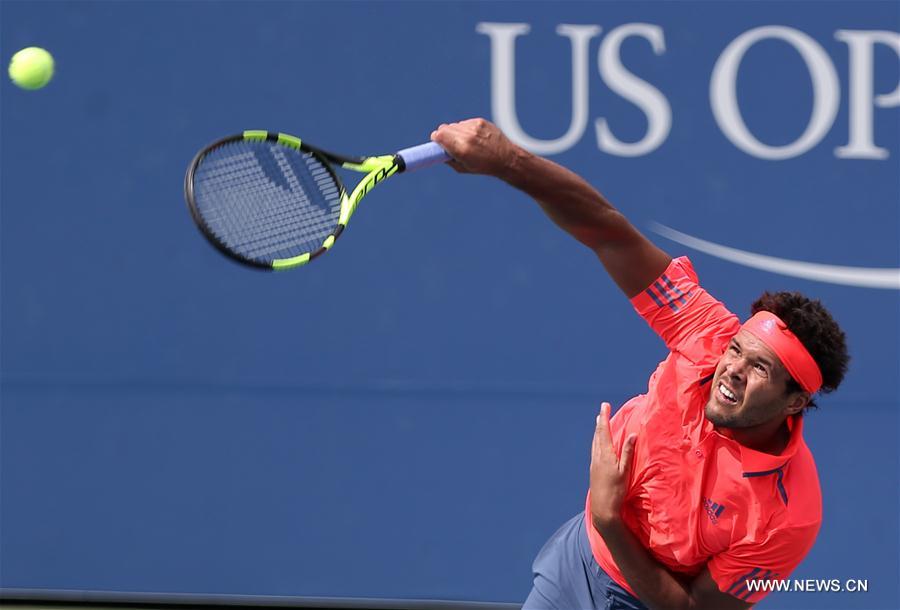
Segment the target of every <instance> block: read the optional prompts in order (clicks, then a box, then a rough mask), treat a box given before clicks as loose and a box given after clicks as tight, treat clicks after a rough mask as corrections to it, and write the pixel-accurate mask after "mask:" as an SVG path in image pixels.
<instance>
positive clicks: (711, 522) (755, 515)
mask: <svg viewBox="0 0 900 610" xmlns="http://www.w3.org/2000/svg"><path fill="white" fill-rule="evenodd" d="M631 302H632V305H634V308H635V309H636V310H637V312H638V313H639V314H640V315H641V317H643V318H644V319H645V320H646V321H647V323H648V324H649V325H650V327H651V328H653V330H654V331H656V333H657V334H658V335H659V336H660V337H662V339H663V341H665V343H666V346H667V347H668V348H669V350H670V353H669V356H668V357H667V358H666V359H665V360H664V361H663V362H662V363H660V364H659V366H658V367H657V368H656V371H655V372H654V373H653V375H652V376H651V377H650V382H649V385H648V388H647V393H646V394H642V395H640V396H636V397H635V398H632V399H631V400H629V401H628V402H627V403H626V404H625V405H624V406H622V408H621V409H620V410H619V411H618V412H617V413H616V414H615V416H614V417H613V418H612V420H611V422H610V428H611V431H612V436H613V443H614V444H615V446H616V448H617V450H618V451H620V452H621V450H622V443H623V442H624V440H625V439H626V438H627V437H628V435H629V434H630V433H632V432H634V433H637V435H638V436H637V443H636V444H635V448H634V449H635V452H634V456H633V463H632V475H631V481H630V484H629V487H628V492H627V495H626V497H625V501H624V504H623V508H622V517H623V519H624V521H625V523H626V525H627V526H628V527H629V528H630V529H631V531H632V532H634V534H635V535H636V536H637V537H638V539H639V540H640V541H641V543H642V544H643V545H644V547H645V548H647V549H649V550H650V552H651V554H652V555H653V557H655V558H656V560H657V561H659V562H660V563H662V564H663V565H665V566H666V567H667V568H668V569H669V570H671V571H673V572H676V573H678V574H682V575H687V576H688V577H694V576H696V575H697V574H699V573H700V572H701V571H702V570H703V568H704V567H705V566H708V567H709V571H710V573H711V574H712V577H713V579H714V580H715V581H716V583H717V584H718V586H719V589H720V590H721V591H723V592H725V593H728V594H730V595H733V596H735V597H737V598H739V599H742V600H745V601H748V602H752V603H756V602H758V601H759V600H760V599H762V598H763V597H765V595H766V592H765V591H751V590H749V589H748V587H747V581H748V580H766V579H783V578H787V576H788V574H790V573H791V571H793V569H794V568H795V567H797V565H798V564H799V563H800V561H801V560H802V559H803V558H804V557H805V556H806V554H807V553H808V552H809V550H810V548H812V545H813V543H814V542H815V539H816V535H817V534H818V531H819V526H820V524H821V522H822V494H821V491H820V488H819V478H818V474H817V472H816V466H815V463H814V461H813V458H812V454H811V453H810V451H809V448H808V447H807V446H806V443H805V442H804V441H803V418H802V417H799V416H794V417H791V418H790V419H788V422H787V423H788V427H789V428H790V434H791V436H790V441H789V442H788V445H787V447H786V448H785V450H784V451H783V452H782V453H781V455H770V454H767V453H760V452H758V451H754V450H751V449H748V448H747V447H744V446H742V445H740V444H738V443H737V442H736V441H734V440H732V439H730V438H728V437H726V436H723V435H722V434H720V433H719V432H717V431H716V430H715V429H714V427H713V425H712V423H711V422H710V421H709V420H707V419H706V417H705V415H704V407H705V406H706V403H707V401H708V400H709V396H710V385H711V381H712V377H713V374H714V372H715V368H716V365H717V363H718V361H719V358H720V357H721V356H722V354H723V353H724V352H725V349H726V347H727V346H728V343H729V341H730V340H731V338H732V337H734V335H735V334H737V332H738V330H739V329H740V322H739V320H738V318H737V316H735V315H734V314H733V313H731V312H730V311H728V309H726V308H725V306H724V305H723V304H722V303H720V302H719V301H717V300H716V299H714V298H713V297H711V296H710V295H709V293H707V292H706V291H705V290H703V288H701V287H700V285H699V283H698V280H697V275H696V273H695V272H694V268H693V267H692V266H691V262H690V261H689V260H688V259H687V258H686V257H682V258H677V259H674V260H673V261H672V262H671V263H670V264H669V267H668V268H667V269H666V271H665V273H663V274H662V275H661V276H660V277H659V279H658V280H656V281H655V282H654V283H653V285H652V286H650V287H648V288H647V290H646V291H644V292H642V293H641V294H639V295H637V296H636V297H634V298H633V299H632V301H631ZM585 525H586V527H587V532H588V538H589V540H590V543H591V550H592V551H593V554H594V558H595V559H596V560H597V563H598V564H600V567H602V568H603V569H604V570H605V571H606V573H607V574H609V575H610V577H612V578H613V579H614V580H615V581H616V582H618V583H619V584H620V585H622V586H623V587H625V588H626V589H628V590H629V591H630V592H631V593H632V594H634V591H632V590H631V588H630V587H629V586H628V583H627V581H626V580H625V578H624V577H623V576H622V573H621V572H620V571H619V569H618V567H617V566H616V562H615V560H614V559H613V557H612V555H611V554H610V552H609V549H607V547H606V544H604V542H603V538H601V536H600V534H599V533H597V531H596V530H595V529H594V526H593V524H592V523H591V520H590V493H589V494H588V501H587V505H586V510H585Z"/></svg>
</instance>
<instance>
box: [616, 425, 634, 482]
mask: <svg viewBox="0 0 900 610" xmlns="http://www.w3.org/2000/svg"><path fill="white" fill-rule="evenodd" d="M636 442H637V434H635V433H633V432H632V433H631V434H629V435H628V438H626V439H625V445H624V446H623V447H622V457H621V458H619V472H620V473H622V474H623V475H627V474H628V473H629V472H630V471H631V460H632V458H633V457H634V444H635V443H636Z"/></svg>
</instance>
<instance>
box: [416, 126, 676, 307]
mask: <svg viewBox="0 0 900 610" xmlns="http://www.w3.org/2000/svg"><path fill="white" fill-rule="evenodd" d="M431 139H432V140H434V141H435V142H437V143H438V144H440V145H441V146H443V147H444V148H445V149H446V150H447V152H448V153H449V154H450V155H451V156H452V157H453V159H454V161H452V162H451V163H450V165H451V166H452V167H453V168H454V169H456V170H457V171H460V172H464V173H474V174H485V175H490V176H494V177H497V178H500V179H501V180H503V181H505V182H507V183H508V184H510V185H511V186H513V187H515V188H517V189H519V190H521V191H523V192H524V193H526V194H528V195H529V196H531V197H532V198H533V199H534V200H535V201H537V202H538V204H540V206H541V208H543V210H544V212H545V213H546V214H547V216H549V217H550V218H551V219H552V220H553V222H555V223H556V224H557V225H558V226H559V227H561V228H562V229H563V230H565V231H566V232H567V233H569V234H570V235H572V237H574V238H575V239H577V240H578V241H580V242H581V243H583V244H584V245H585V246H587V247H588V248H590V249H591V250H592V251H593V252H594V253H596V255H597V256H598V257H599V258H600V261H601V262H602V263H603V266H604V267H605V268H606V271H607V272H608V273H609V275H610V276H611V277H612V279H613V281H615V283H616V284H617V285H618V286H619V288H621V289H622V291H623V292H624V293H625V295H626V296H627V297H628V298H632V297H634V296H635V295H637V294H638V293H640V292H641V291H643V290H644V289H645V288H647V286H649V285H650V284H651V283H652V282H653V281H654V280H656V279H657V278H658V277H659V276H660V275H661V274H662V273H663V272H664V271H665V270H666V267H668V265H669V262H670V261H671V257H670V256H669V255H668V254H666V253H665V252H664V251H663V250H661V249H660V248H658V247H657V246H656V245H654V244H653V243H652V242H651V241H650V240H649V239H647V238H646V237H644V236H643V235H642V234H641V233H640V231H638V230H637V229H636V228H635V227H634V226H633V225H632V224H631V223H630V222H628V219H627V218H625V216H623V215H622V213H621V212H619V211H618V210H617V209H616V208H614V207H613V206H612V205H611V204H610V203H609V202H608V201H607V200H606V199H605V198H604V197H603V195H601V194H600V193H599V192H598V191H597V190H596V189H595V188H593V187H592V186H591V185H590V184H588V183H587V182H586V181H585V180H584V179H583V178H581V177H580V176H578V175H577V174H575V173H574V172H572V171H569V170H568V169H566V168H564V167H562V166H560V165H558V164H556V163H554V162H552V161H549V160H548V159H544V158H542V157H539V156H537V155H534V154H532V153H529V152H528V151H526V150H524V149H522V148H521V147H519V146H516V145H515V144H513V143H512V142H511V141H510V140H509V139H508V138H507V137H506V136H504V135H503V133H502V132H501V131H500V130H499V129H498V128H497V127H496V126H495V125H493V124H492V123H490V122H488V121H486V120H484V119H469V120H467V121H462V122H459V123H452V124H450V125H441V126H440V127H438V129H437V130H435V131H434V133H432V135H431Z"/></svg>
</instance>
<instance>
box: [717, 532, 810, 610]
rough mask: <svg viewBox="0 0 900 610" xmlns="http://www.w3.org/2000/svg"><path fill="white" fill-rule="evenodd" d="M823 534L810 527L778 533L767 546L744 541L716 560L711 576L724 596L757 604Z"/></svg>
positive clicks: (718, 556)
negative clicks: (731, 596) (725, 594)
mask: <svg viewBox="0 0 900 610" xmlns="http://www.w3.org/2000/svg"><path fill="white" fill-rule="evenodd" d="M818 533H819V524H818V523H810V524H807V525H803V526H794V527H790V528H784V529H776V530H774V531H773V532H772V533H771V534H770V535H769V536H768V538H766V540H765V541H763V542H761V543H760V542H758V541H744V542H741V543H739V544H737V545H735V546H733V547H731V548H729V549H728V550H727V551H725V552H724V553H720V554H719V555H716V556H715V557H713V558H712V559H711V560H710V562H709V563H708V564H707V567H708V568H709V573H710V575H711V576H712V578H713V580H714V581H715V582H716V584H717V585H718V586H719V590H720V591H721V592H722V593H727V594H729V595H733V596H734V597H737V598H738V599H741V600H743V601H746V602H750V603H753V604H755V603H757V602H758V601H759V600H761V599H762V598H764V597H765V596H766V595H768V594H769V593H771V592H772V590H774V585H775V584H776V583H775V582H772V581H776V580H777V581H780V580H784V579H786V578H787V577H788V576H790V574H791V572H793V571H794V569H795V568H796V567H797V566H798V565H799V564H800V562H801V561H803V558H804V557H806V554H807V553H809V550H810V549H811V548H812V546H813V543H814V542H815V541H816V536H817V535H818Z"/></svg>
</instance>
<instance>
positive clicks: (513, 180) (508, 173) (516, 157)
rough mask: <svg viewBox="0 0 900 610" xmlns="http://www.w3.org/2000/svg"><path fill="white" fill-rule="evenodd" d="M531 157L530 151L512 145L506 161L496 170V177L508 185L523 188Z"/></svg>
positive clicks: (532, 156)
mask: <svg viewBox="0 0 900 610" xmlns="http://www.w3.org/2000/svg"><path fill="white" fill-rule="evenodd" d="M533 158H534V155H533V154H532V153H530V152H528V151H527V150H525V149H524V148H521V147H519V146H515V145H514V146H513V147H512V150H511V153H510V155H509V156H508V158H507V159H506V162H505V163H504V164H503V165H502V166H501V167H500V169H499V171H498V172H497V177H498V178H500V179H501V180H503V181H504V182H506V183H507V184H509V185H510V186H513V187H516V188H519V189H523V188H524V187H525V183H526V181H527V179H528V175H529V167H528V166H529V162H530V161H531V160H532V159H533Z"/></svg>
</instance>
